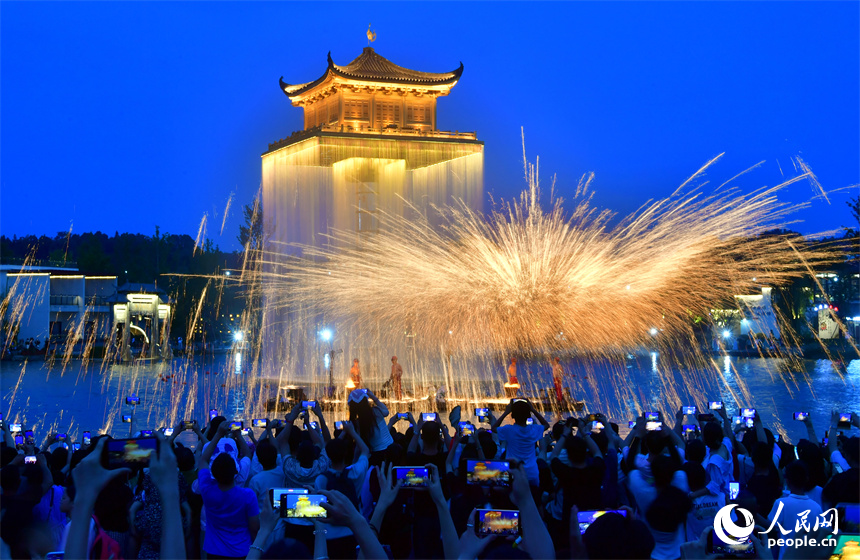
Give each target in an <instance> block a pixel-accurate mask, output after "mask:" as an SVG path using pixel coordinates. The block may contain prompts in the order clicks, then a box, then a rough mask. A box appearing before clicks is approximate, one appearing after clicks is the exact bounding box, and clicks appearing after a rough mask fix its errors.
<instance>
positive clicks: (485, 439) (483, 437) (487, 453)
mask: <svg viewBox="0 0 860 560" xmlns="http://www.w3.org/2000/svg"><path fill="white" fill-rule="evenodd" d="M478 443H480V444H481V449H483V451H484V457H486V458H487V459H492V458H493V457H495V456H496V453H498V452H499V446H498V445H496V442H495V441H493V434H491V433H489V432H478Z"/></svg>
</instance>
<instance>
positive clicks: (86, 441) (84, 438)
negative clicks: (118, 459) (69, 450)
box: [81, 432, 93, 445]
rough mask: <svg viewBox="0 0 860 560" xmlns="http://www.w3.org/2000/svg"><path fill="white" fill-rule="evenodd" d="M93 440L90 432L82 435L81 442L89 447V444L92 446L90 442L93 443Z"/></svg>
mask: <svg viewBox="0 0 860 560" xmlns="http://www.w3.org/2000/svg"><path fill="white" fill-rule="evenodd" d="M92 440H93V438H92V434H90V433H89V432H84V433H83V434H82V435H81V442H82V443H83V444H84V445H89V444H90V442H92Z"/></svg>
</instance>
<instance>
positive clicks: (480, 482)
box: [466, 461, 511, 488]
mask: <svg viewBox="0 0 860 560" xmlns="http://www.w3.org/2000/svg"><path fill="white" fill-rule="evenodd" d="M466 484H474V485H476V486H487V487H503V488H509V487H510V486H511V464H510V463H509V462H508V461H466Z"/></svg>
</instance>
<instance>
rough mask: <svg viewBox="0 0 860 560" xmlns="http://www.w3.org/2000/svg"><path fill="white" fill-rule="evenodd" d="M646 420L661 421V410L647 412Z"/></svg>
mask: <svg viewBox="0 0 860 560" xmlns="http://www.w3.org/2000/svg"><path fill="white" fill-rule="evenodd" d="M645 421H646V422H659V421H660V413H659V412H654V411H651V412H646V413H645Z"/></svg>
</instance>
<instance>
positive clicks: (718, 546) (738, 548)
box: [705, 531, 755, 558]
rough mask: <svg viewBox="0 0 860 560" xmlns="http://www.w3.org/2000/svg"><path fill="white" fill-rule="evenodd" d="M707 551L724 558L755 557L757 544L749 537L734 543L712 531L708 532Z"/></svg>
mask: <svg viewBox="0 0 860 560" xmlns="http://www.w3.org/2000/svg"><path fill="white" fill-rule="evenodd" d="M705 553H706V554H714V555H718V556H722V557H723V558H753V557H755V546H754V545H753V542H752V539H750V538H749V537H747V538H746V539H745V541H744V542H742V543H741V544H733V543H727V542H725V541H723V540H722V539H720V537H718V536H717V535H716V534H714V532H713V531H711V532H710V533H708V546H707V548H706V549H705Z"/></svg>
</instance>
